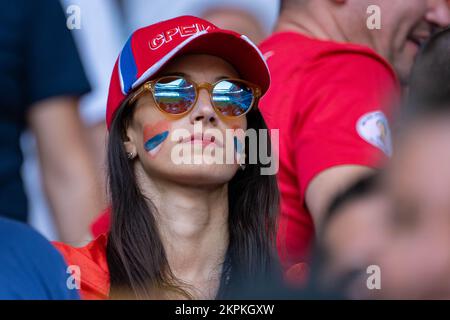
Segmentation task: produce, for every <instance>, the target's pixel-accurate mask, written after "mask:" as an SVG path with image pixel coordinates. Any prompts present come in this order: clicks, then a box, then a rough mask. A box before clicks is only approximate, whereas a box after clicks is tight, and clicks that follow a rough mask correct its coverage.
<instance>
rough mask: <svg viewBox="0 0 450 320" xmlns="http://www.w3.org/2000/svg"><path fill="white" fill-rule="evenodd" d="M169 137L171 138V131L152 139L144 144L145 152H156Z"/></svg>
mask: <svg viewBox="0 0 450 320" xmlns="http://www.w3.org/2000/svg"><path fill="white" fill-rule="evenodd" d="M168 136H169V131H164V132H162V133H160V134H157V135H156V136H154V137H152V138H151V139H149V140H148V141H147V142H146V143H145V144H144V148H145V151H147V152H149V151H152V150H154V149H155V148H157V147H158V146H159V145H160V144H161V143H163V142H164V140H166V139H167V137H168Z"/></svg>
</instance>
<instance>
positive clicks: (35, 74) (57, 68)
mask: <svg viewBox="0 0 450 320" xmlns="http://www.w3.org/2000/svg"><path fill="white" fill-rule="evenodd" d="M29 8H30V17H29V19H28V26H27V28H26V35H25V37H26V42H25V52H26V54H25V70H24V72H25V84H24V90H26V91H27V100H28V101H27V103H28V105H32V104H33V103H35V102H38V101H41V100H44V99H46V98H50V97H54V96H81V95H83V94H85V93H87V92H89V90H90V86H89V83H88V80H87V78H86V75H85V73H84V70H83V67H82V64H81V61H80V58H79V56H78V51H77V49H76V47H75V44H74V41H73V38H72V35H71V33H70V30H69V29H68V28H67V25H66V18H65V15H64V11H63V8H62V6H61V4H60V3H59V1H57V0H42V1H30V5H29ZM76 31H77V30H74V32H76Z"/></svg>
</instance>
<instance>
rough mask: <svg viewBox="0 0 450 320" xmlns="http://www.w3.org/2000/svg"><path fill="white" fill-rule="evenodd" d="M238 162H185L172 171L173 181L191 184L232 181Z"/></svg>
mask: <svg viewBox="0 0 450 320" xmlns="http://www.w3.org/2000/svg"><path fill="white" fill-rule="evenodd" d="M238 168H239V167H238V166H237V165H236V164H234V165H233V164H189V165H187V164H184V165H178V166H177V168H174V170H173V171H172V172H171V174H170V176H171V179H170V180H173V181H178V182H180V183H182V184H187V185H191V186H201V185H205V186H206V185H221V184H226V183H228V182H230V180H231V179H232V178H233V177H234V175H235V174H236V172H237V170H238Z"/></svg>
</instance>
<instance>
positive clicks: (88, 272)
mask: <svg viewBox="0 0 450 320" xmlns="http://www.w3.org/2000/svg"><path fill="white" fill-rule="evenodd" d="M107 240H108V237H107V235H106V234H102V235H100V236H99V237H97V238H96V239H95V240H94V241H92V242H90V243H89V244H88V245H87V246H85V247H82V248H75V247H72V246H69V245H67V244H64V243H59V242H55V243H53V245H54V246H55V247H56V249H58V250H59V252H61V254H62V255H63V257H64V260H65V262H66V263H67V265H68V266H71V265H75V266H78V267H79V268H80V296H81V298H82V299H87V300H99V299H108V296H109V286H110V281H109V270H108V263H107V261H106V243H107Z"/></svg>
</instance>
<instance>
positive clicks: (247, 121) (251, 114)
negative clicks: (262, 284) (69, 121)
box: [55, 16, 278, 299]
mask: <svg viewBox="0 0 450 320" xmlns="http://www.w3.org/2000/svg"><path fill="white" fill-rule="evenodd" d="M269 83H270V77H269V73H268V69H267V66H266V64H265V61H264V59H263V57H262V56H261V53H260V52H259V50H258V49H257V48H256V47H255V46H254V45H253V44H252V43H251V42H250V40H248V39H247V38H246V37H245V36H241V35H239V34H237V33H235V32H232V31H228V30H222V29H219V28H217V27H216V26H214V25H212V24H211V23H209V22H207V21H205V20H202V19H199V18H196V17H192V16H183V17H178V18H175V19H171V20H167V21H163V22H160V23H157V24H154V25H151V26H148V27H146V28H142V29H139V30H137V31H136V32H134V33H133V34H132V35H131V37H130V39H129V40H128V42H127V43H126V45H125V47H124V48H123V50H122V52H121V54H120V56H119V58H118V60H117V62H116V65H115V67H114V70H113V74H112V77H111V83H110V90H109V96H108V103H107V115H106V123H107V126H108V129H109V138H108V176H109V181H108V184H109V185H108V186H109V192H110V201H111V222H110V230H109V231H108V232H107V233H105V234H102V235H100V236H99V237H97V238H96V240H94V241H93V242H91V243H90V244H88V245H87V246H86V247H83V248H73V247H71V246H69V245H65V244H61V243H57V244H55V245H56V246H57V248H58V249H59V250H60V251H61V253H62V254H63V255H64V257H65V259H66V262H67V263H68V264H69V265H72V266H73V265H75V266H77V268H71V269H70V270H72V271H73V274H72V276H71V279H72V280H73V281H74V282H75V284H78V285H80V289H81V290H80V292H81V296H82V297H83V298H87V299H106V298H150V299H186V298H187V299H191V298H193V299H214V298H226V297H229V296H230V295H231V288H236V287H238V286H240V285H242V284H245V285H246V286H252V285H255V286H256V285H258V281H259V280H261V279H264V278H265V277H268V276H271V275H272V271H273V270H277V260H276V258H275V256H276V255H275V254H274V240H275V239H274V238H275V237H274V228H275V217H276V214H277V211H278V188H277V184H276V180H275V176H273V175H262V174H261V168H262V167H263V165H262V164H261V162H260V160H259V157H257V161H255V163H251V162H249V158H252V157H251V155H249V154H248V153H249V150H250V149H249V148H248V146H247V148H246V147H243V146H245V139H244V138H245V136H244V135H243V134H242V132H245V130H248V129H255V130H258V129H266V125H265V123H264V120H263V119H262V116H261V114H260V113H259V111H258V109H257V103H258V99H259V98H260V97H261V96H262V95H263V94H264V93H265V91H266V90H267V89H268V86H269ZM199 128H201V131H199V130H198V129H199ZM229 132H231V135H232V139H227V138H226V137H227V134H229ZM258 137H259V135H258ZM258 139H259V138H258ZM230 141H231V142H230ZM267 141H269V139H267ZM251 143H254V142H251ZM257 143H258V142H257ZM258 144H259V143H258ZM269 148H270V146H269ZM186 151H188V152H186ZM230 153H231V154H232V160H233V161H231V162H230V161H223V162H220V161H211V160H214V159H215V160H217V159H219V160H223V159H225V158H226V159H227V160H229V157H225V155H229V154H230ZM180 155H181V156H180ZM191 156H192V157H191ZM199 156H200V160H201V161H191V162H189V161H187V160H189V159H190V160H192V158H193V159H194V160H195V159H196V157H197V159H198V158H199ZM249 156H250V157H249ZM239 159H241V160H239ZM242 159H247V160H244V161H245V163H244V161H243V160H242Z"/></svg>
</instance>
